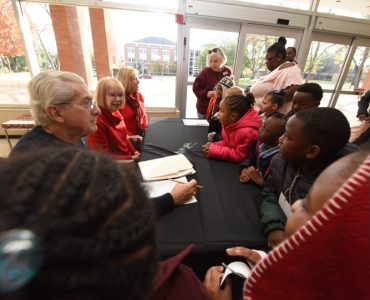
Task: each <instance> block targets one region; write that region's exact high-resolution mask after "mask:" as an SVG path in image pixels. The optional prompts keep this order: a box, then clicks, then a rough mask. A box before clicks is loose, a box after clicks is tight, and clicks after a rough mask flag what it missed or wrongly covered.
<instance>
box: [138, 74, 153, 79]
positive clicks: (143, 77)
mask: <svg viewBox="0 0 370 300" xmlns="http://www.w3.org/2000/svg"><path fill="white" fill-rule="evenodd" d="M139 78H140V79H153V76H152V75H149V74H140V75H139Z"/></svg>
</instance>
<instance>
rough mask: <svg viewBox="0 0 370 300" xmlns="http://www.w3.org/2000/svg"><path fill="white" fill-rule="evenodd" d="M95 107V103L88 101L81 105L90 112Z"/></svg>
mask: <svg viewBox="0 0 370 300" xmlns="http://www.w3.org/2000/svg"><path fill="white" fill-rule="evenodd" d="M96 105H97V104H96V101H95V100H92V99H90V100H89V101H87V102H86V103H84V104H83V107H85V108H86V109H88V110H89V111H92V110H93V109H94V108H95V106H96Z"/></svg>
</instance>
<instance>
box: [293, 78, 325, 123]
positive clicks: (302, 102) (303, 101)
mask: <svg viewBox="0 0 370 300" xmlns="http://www.w3.org/2000/svg"><path fill="white" fill-rule="evenodd" d="M323 94H324V92H323V90H322V88H321V86H320V85H319V84H317V83H314V82H309V83H304V84H302V85H301V86H300V87H298V89H297V91H296V92H295V93H294V96H293V101H292V110H291V111H290V112H289V113H288V114H287V115H286V119H289V118H290V117H291V116H292V115H294V114H295V113H297V112H299V111H301V110H303V109H306V108H310V107H318V106H320V102H321V99H322V97H323Z"/></svg>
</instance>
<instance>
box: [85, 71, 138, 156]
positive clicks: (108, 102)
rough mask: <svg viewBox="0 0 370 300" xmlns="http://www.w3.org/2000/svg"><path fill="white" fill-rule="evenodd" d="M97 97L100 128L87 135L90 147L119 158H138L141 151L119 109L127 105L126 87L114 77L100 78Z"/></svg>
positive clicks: (98, 124) (96, 92)
mask: <svg viewBox="0 0 370 300" xmlns="http://www.w3.org/2000/svg"><path fill="white" fill-rule="evenodd" d="M95 99H96V101H97V103H98V106H99V108H100V110H101V115H99V116H98V117H97V127H98V129H97V130H96V131H95V132H94V133H92V134H90V135H89V136H88V137H87V142H88V144H89V148H90V149H94V150H97V151H99V152H104V153H106V154H108V155H109V156H111V157H112V158H114V159H118V160H128V159H133V160H138V159H139V152H138V151H136V149H135V148H134V146H133V145H132V144H131V142H130V141H129V139H128V131H127V128H126V124H125V121H124V120H123V116H122V115H121V113H120V112H119V109H120V108H121V107H123V106H124V105H125V89H124V88H123V86H122V84H121V83H120V82H119V81H118V80H117V79H114V78H111V77H104V78H102V79H100V80H99V82H98V85H97V87H96V91H95Z"/></svg>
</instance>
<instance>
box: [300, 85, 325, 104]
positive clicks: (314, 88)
mask: <svg viewBox="0 0 370 300" xmlns="http://www.w3.org/2000/svg"><path fill="white" fill-rule="evenodd" d="M296 92H302V93H307V94H311V95H312V96H313V97H314V98H315V99H316V100H317V101H318V102H320V101H321V99H322V97H323V95H324V91H323V90H322V88H321V86H320V85H319V84H317V83H314V82H308V83H304V84H302V85H300V86H299V87H298V89H297V90H296Z"/></svg>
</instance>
